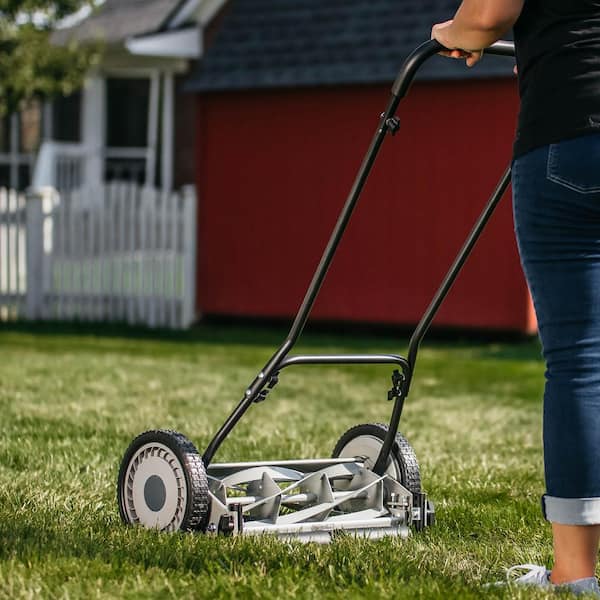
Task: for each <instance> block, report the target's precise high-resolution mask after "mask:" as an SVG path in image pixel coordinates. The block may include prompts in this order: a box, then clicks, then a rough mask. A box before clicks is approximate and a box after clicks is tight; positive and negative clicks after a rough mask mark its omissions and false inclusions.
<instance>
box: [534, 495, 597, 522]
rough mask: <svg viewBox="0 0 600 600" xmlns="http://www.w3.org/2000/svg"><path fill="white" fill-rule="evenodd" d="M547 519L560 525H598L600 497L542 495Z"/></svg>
mask: <svg viewBox="0 0 600 600" xmlns="http://www.w3.org/2000/svg"><path fill="white" fill-rule="evenodd" d="M542 512H543V513H544V517H545V519H546V520H547V521H550V522H551V523H558V524H560V525H600V498H556V497H554V496H547V495H546V496H542Z"/></svg>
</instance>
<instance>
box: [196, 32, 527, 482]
mask: <svg viewBox="0 0 600 600" xmlns="http://www.w3.org/2000/svg"><path fill="white" fill-rule="evenodd" d="M442 50H444V47H443V46H442V45H441V44H440V43H439V42H437V41H436V40H430V41H427V42H425V43H423V44H421V45H420V46H419V47H418V48H416V49H415V50H414V51H413V52H412V53H411V54H410V55H409V57H408V58H407V59H406V60H405V62H404V64H403V66H402V68H401V70H400V72H399V74H398V77H397V78H396V81H395V83H394V85H393V87H392V95H391V99H390V101H389V104H388V106H387V108H386V110H385V111H384V112H383V113H382V114H381V116H380V119H379V124H378V126H377V130H376V132H375V136H374V138H373V140H372V142H371V145H370V146H369V149H368V151H367V154H366V156H365V158H364V160H363V162H362V165H361V167H360V169H359V171H358V174H357V176H356V179H355V181H354V184H353V186H352V189H351V190H350V193H349V196H348V198H347V200H346V203H345V204H344V207H343V208H342V211H341V213H340V215H339V217H338V220H337V223H336V225H335V227H334V229H333V232H332V234H331V237H330V239H329V242H328V244H327V246H326V248H325V251H324V252H323V255H322V257H321V260H320V262H319V264H318V266H317V269H316V271H315V273H314V275H313V278H312V281H311V283H310V285H309V287H308V290H307V292H306V295H305V296H304V300H303V301H302V304H301V305H300V308H299V310H298V312H297V314H296V317H295V319H294V321H293V324H292V326H291V328H290V331H289V333H288V335H287V337H286V338H285V340H284V341H283V343H282V344H281V346H280V347H279V348H278V350H277V351H276V352H275V353H274V354H273V356H272V357H271V358H270V359H269V360H268V362H267V363H266V364H265V366H264V367H263V368H262V369H261V371H260V372H259V373H258V375H257V376H256V377H255V378H254V380H253V381H252V383H251V384H250V385H249V386H248V388H247V389H246V391H245V393H244V396H243V398H242V399H241V401H240V402H239V404H238V405H237V407H236V408H235V410H234V411H233V412H232V413H231V414H230V416H229V417H228V418H227V420H226V421H225V422H224V424H223V425H222V426H221V428H220V429H219V430H218V431H217V433H216V434H215V436H214V438H213V439H212V440H211V442H210V443H209V444H208V446H207V448H206V450H205V451H204V454H203V456H202V460H203V463H204V465H205V467H208V466H209V465H210V463H211V461H212V460H213V458H214V456H215V454H216V452H217V450H218V449H219V447H220V446H221V444H222V443H223V441H224V440H225V439H226V437H227V436H228V435H229V434H230V433H231V431H232V430H233V428H234V427H235V425H236V424H237V423H238V422H239V421H240V419H241V418H242V417H243V415H244V414H245V413H246V411H247V410H248V409H249V408H250V407H251V406H252V405H253V404H255V403H258V402H262V401H263V400H265V399H266V397H267V395H268V394H269V392H270V391H271V389H273V387H275V385H276V384H277V383H278V377H279V373H280V372H281V371H282V370H283V369H285V368H287V367H291V366H295V365H333V364H342V365H349V364H371V365H372V364H378V365H393V366H395V367H396V369H395V370H394V372H393V374H392V387H391V389H390V391H389V392H388V400H391V401H393V402H394V406H393V409H392V414H391V417H390V422H389V426H388V431H387V434H386V436H385V440H384V442H383V444H382V447H381V450H380V452H379V456H378V458H377V460H376V462H375V465H374V467H373V472H374V473H375V474H376V475H383V473H384V471H385V468H386V464H387V462H388V459H389V457H390V452H391V449H392V446H393V444H394V440H395V439H396V434H397V432H398V426H399V424H400V418H401V416H402V409H403V407H404V402H405V400H406V398H407V397H408V393H409V390H410V385H411V381H412V377H413V373H414V369H415V365H416V360H417V353H418V350H419V346H420V344H421V341H422V340H423V337H424V336H425V334H426V333H427V330H428V329H429V326H430V325H431V322H432V321H433V319H434V317H435V315H436V314H437V312H438V310H439V308H440V306H441V305H442V303H443V301H444V299H445V298H446V296H447V295H448V292H449V291H450V288H451V287H452V285H453V283H454V281H455V279H456V277H457V276H458V274H459V273H460V271H461V269H462V268H463V266H464V264H465V262H466V260H467V259H468V257H469V255H470V254H471V252H472V250H473V247H474V246H475V244H476V242H477V240H478V239H479V237H480V236H481V233H482V232H483V230H484V229H485V226H486V225H487V223H488V221H489V219H490V217H491V216H492V214H493V213H494V210H495V208H496V206H497V205H498V203H499V202H500V200H501V198H502V196H503V195H504V192H505V191H506V189H507V188H508V186H509V184H510V180H511V168H510V166H509V167H508V168H507V169H506V171H505V172H504V174H503V175H502V177H501V178H500V181H499V183H498V184H497V186H496V188H495V189H494V191H493V193H492V195H491V197H490V198H489V200H488V202H487V204H486V205H485V207H484V209H483V212H482V213H481V215H480V216H479V218H478V219H477V221H476V222H475V225H474V226H473V229H472V230H471V232H470V234H469V236H468V238H467V239H466V241H465V242H464V244H463V246H462V248H461V250H460V251H459V253H458V255H457V256H456V258H455V260H454V262H453V263H452V265H451V267H450V269H449V271H448V273H447V274H446V276H445V278H444V280H443V281H442V283H441V285H440V287H439V288H438V290H437V292H436V294H435V295H434V297H433V299H432V300H431V303H430V304H429V306H428V308H427V310H426V311H425V313H424V314H423V317H422V318H421V320H420V321H419V323H418V325H417V327H416V329H415V330H414V332H413V334H412V336H411V338H410V341H409V345H408V353H407V357H406V358H405V357H403V356H401V355H398V354H331V355H318V354H316V355H304V354H298V355H292V356H290V355H289V353H290V351H291V350H292V348H293V347H294V345H295V344H296V342H297V340H298V338H299V337H300V335H301V334H302V331H303V330H304V327H305V325H306V322H307V320H308V318H309V316H310V312H311V310H312V308H313V305H314V303H315V300H316V299H317V296H318V294H319V291H320V290H321V286H322V284H323V282H324V280H325V276H326V275H327V272H328V270H329V267H330V265H331V262H332V260H333V258H334V255H335V253H336V250H337V248H338V245H339V243H340V241H341V239H342V236H343V235H344V232H345V231H346V227H347V225H348V223H349V221H350V217H351V216H352V213H353V212H354V209H355V207H356V204H357V202H358V199H359V197H360V195H361V192H362V190H363V187H364V185H365V183H366V181H367V179H368V177H369V174H370V172H371V170H372V167H373V164H374V162H375V159H376V157H377V155H378V153H379V150H380V148H381V145H382V143H383V141H384V139H385V137H386V136H387V135H388V134H391V135H395V134H396V133H397V131H398V130H399V128H400V121H399V119H398V118H397V117H396V111H397V109H398V106H399V104H400V101H401V100H402V99H403V98H404V97H405V96H406V94H407V93H408V91H409V89H410V86H411V84H412V82H413V79H414V77H415V75H416V73H417V71H418V70H419V68H420V67H421V66H422V65H423V63H425V61H427V60H428V59H429V58H430V57H432V56H433V55H435V54H437V53H439V52H440V51H442ZM485 52H486V53H487V54H495V55H500V56H509V57H510V56H514V55H515V48H514V44H513V43H512V42H507V41H499V42H496V43H495V44H493V45H492V46H490V47H489V48H488V49H486V51H485Z"/></svg>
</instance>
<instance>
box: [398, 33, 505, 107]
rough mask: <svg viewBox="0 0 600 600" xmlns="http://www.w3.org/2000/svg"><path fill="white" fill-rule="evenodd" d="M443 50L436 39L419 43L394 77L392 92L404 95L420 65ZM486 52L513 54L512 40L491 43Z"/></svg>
mask: <svg viewBox="0 0 600 600" xmlns="http://www.w3.org/2000/svg"><path fill="white" fill-rule="evenodd" d="M442 50H444V46H442V45H441V44H440V43H439V42H438V41H437V40H429V41H427V42H425V43H424V44H421V45H420V46H419V47H418V48H416V49H415V50H414V51H413V52H412V53H411V54H410V56H409V57H408V58H407V59H406V60H405V61H404V64H403V65H402V69H401V70H400V73H399V74H398V77H397V78H396V82H395V83H394V87H393V88H392V94H393V95H394V96H395V97H396V98H398V99H400V98H404V96H406V94H407V92H408V90H409V88H410V84H411V83H412V81H413V79H414V77H415V75H416V73H417V71H418V70H419V68H420V67H421V65H422V64H423V63H424V62H425V61H426V60H427V59H429V58H431V57H432V56H433V55H434V54H437V53H438V52H441V51H442ZM485 52H486V54H497V55H499V56H513V57H514V55H515V45H514V43H513V42H506V41H499V42H496V43H495V44H492V45H491V46H490V47H489V48H486V50H485Z"/></svg>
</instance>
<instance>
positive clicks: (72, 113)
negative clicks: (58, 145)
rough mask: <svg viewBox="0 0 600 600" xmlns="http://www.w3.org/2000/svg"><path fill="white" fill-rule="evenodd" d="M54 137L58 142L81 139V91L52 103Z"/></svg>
mask: <svg viewBox="0 0 600 600" xmlns="http://www.w3.org/2000/svg"><path fill="white" fill-rule="evenodd" d="M52 137H53V139H54V140H56V141H57V142H71V143H78V142H80V141H81V139H82V136H81V92H76V93H74V94H72V95H70V96H65V97H62V98H57V99H56V100H55V101H54V102H53V103H52Z"/></svg>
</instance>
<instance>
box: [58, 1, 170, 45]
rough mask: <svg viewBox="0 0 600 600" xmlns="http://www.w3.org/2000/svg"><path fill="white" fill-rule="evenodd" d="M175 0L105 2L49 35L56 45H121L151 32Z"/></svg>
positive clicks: (165, 15) (156, 27) (160, 22)
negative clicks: (101, 42) (74, 23)
mask: <svg viewBox="0 0 600 600" xmlns="http://www.w3.org/2000/svg"><path fill="white" fill-rule="evenodd" d="M179 3H180V2H179V0H106V2H105V3H104V4H103V5H102V6H101V7H100V8H99V9H98V10H97V11H96V12H95V13H93V14H92V15H91V16H90V17H88V18H87V19H85V20H83V21H82V22H81V23H78V24H77V25H75V26H74V27H69V28H68V29H59V30H57V31H55V32H54V33H53V35H52V41H53V42H54V43H56V44H64V43H67V42H68V41H70V40H76V41H79V42H85V41H91V40H95V39H100V40H103V41H104V42H106V43H107V44H119V43H123V42H124V41H125V40H126V39H127V38H129V37H131V36H134V35H139V34H142V33H148V32H151V31H155V30H157V29H158V28H160V27H161V25H162V24H163V23H164V21H165V19H166V18H167V17H168V16H169V15H171V14H172V12H173V10H174V9H175V8H176V7H177V6H178V5H179Z"/></svg>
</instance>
